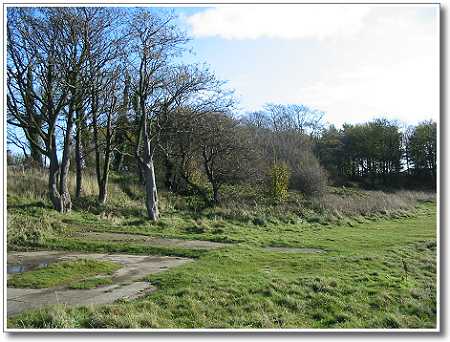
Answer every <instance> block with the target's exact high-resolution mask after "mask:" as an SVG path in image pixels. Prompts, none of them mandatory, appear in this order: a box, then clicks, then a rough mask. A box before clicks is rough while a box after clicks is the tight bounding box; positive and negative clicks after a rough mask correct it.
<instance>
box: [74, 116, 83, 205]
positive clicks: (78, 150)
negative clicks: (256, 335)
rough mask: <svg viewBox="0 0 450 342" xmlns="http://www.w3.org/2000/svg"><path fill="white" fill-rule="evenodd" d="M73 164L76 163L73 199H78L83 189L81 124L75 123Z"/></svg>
mask: <svg viewBox="0 0 450 342" xmlns="http://www.w3.org/2000/svg"><path fill="white" fill-rule="evenodd" d="M75 163H76V186H75V197H76V198H80V197H81V192H82V189H83V166H84V165H83V151H82V144H81V123H80V122H78V123H77V133H76V136H75Z"/></svg>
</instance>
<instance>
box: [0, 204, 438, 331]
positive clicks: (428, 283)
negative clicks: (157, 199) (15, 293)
mask: <svg viewBox="0 0 450 342" xmlns="http://www.w3.org/2000/svg"><path fill="white" fill-rule="evenodd" d="M55 215H57V214H55ZM73 215H79V214H78V213H76V214H73ZM71 217H72V216H71ZM73 218H74V217H72V219H73ZM173 219H174V220H175V219H180V220H181V218H180V217H174V218H173ZM75 221H76V220H75ZM87 221H88V220H87ZM213 221H214V220H208V221H205V222H203V223H204V224H205V225H207V226H208V227H209V230H208V229H207V230H206V231H205V232H203V233H195V234H193V235H194V236H192V234H188V233H186V230H185V229H183V228H182V226H183V225H182V224H180V225H179V226H177V225H174V227H173V228H168V229H160V227H158V226H147V225H143V226H141V227H139V226H135V228H132V229H130V230H133V231H135V232H139V233H144V232H146V233H147V234H152V235H163V234H168V235H170V236H178V237H186V236H189V237H190V238H192V237H200V238H202V237H203V238H204V239H209V238H210V237H211V236H212V235H214V234H213V233H212V231H213V230H214V229H215V228H214V226H213V224H214V222H213ZM360 221H361V223H355V222H353V223H352V225H353V226H350V225H348V224H341V225H334V224H330V223H327V224H316V223H295V224H294V223H291V224H289V223H286V224H280V223H268V224H267V225H266V226H258V225H251V224H247V225H245V224H241V225H239V224H236V223H233V224H232V223H229V222H221V225H223V227H222V228H221V229H222V230H223V231H226V235H227V236H228V237H229V238H231V239H234V240H239V241H241V242H240V243H238V244H235V245H230V247H228V248H226V249H222V250H217V251H210V252H207V253H203V254H202V255H199V258H198V260H197V261H196V262H195V263H190V264H187V265H183V266H181V267H178V268H176V269H173V270H170V271H168V272H164V273H161V274H159V275H154V276H151V277H150V280H151V281H152V282H153V283H155V284H156V285H158V286H159V287H160V290H159V291H157V292H155V293H153V294H152V295H150V296H148V297H147V298H145V299H141V300H138V301H133V302H130V303H119V304H114V305H106V306H101V307H96V308H92V307H87V308H86V307H85V308H62V307H53V308H50V309H47V310H43V311H35V312H29V313H24V314H21V315H19V316H16V317H14V318H11V319H10V320H9V322H8V325H9V326H10V327H14V326H15V327H119V328H122V327H162V328H166V327H167V328H169V327H185V328H193V327H195V328H201V327H206V328H227V327H234V328H238V327H239V328H244V327H249V328H262V327H264V328H272V327H276V328H278V327H283V328H287V327H290V328H310V327H312V328H315V327H321V328H325V327H326V328H339V327H353V328H397V327H409V328H415V327H422V328H430V327H434V326H435V324H436V286H435V279H436V242H435V239H436V216H435V205H434V204H426V205H422V207H421V210H419V211H418V212H417V214H416V215H415V216H414V217H404V218H398V219H391V220H383V219H378V220H375V221H373V222H372V221H370V220H367V219H364V220H361V219H360ZM72 224H73V222H72ZM97 226H98V227H97V228H98V230H106V229H107V228H106V227H107V225H106V224H104V225H102V224H99V225H97ZM73 227H75V228H74V229H81V228H80V227H78V228H76V225H74V226H73ZM177 227H178V228H177ZM216 228H217V227H216ZM68 229H69V231H70V229H71V228H68ZM116 229H119V230H120V228H118V227H114V226H112V228H111V230H116ZM158 232H159V233H158ZM186 234H188V235H186ZM69 235H70V234H69ZM216 235H217V234H216ZM58 239H59V240H58ZM64 239H68V238H67V237H59V238H57V239H56V240H57V241H63V240H64ZM87 244H89V243H87ZM271 244H272V245H273V244H275V245H290V246H300V247H318V248H323V249H325V250H327V253H326V254H320V255H306V254H286V253H275V252H267V251H264V250H263V249H262V248H261V246H264V245H271ZM130 248H131V246H130ZM405 265H406V269H407V272H405Z"/></svg>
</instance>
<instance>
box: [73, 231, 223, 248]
mask: <svg viewBox="0 0 450 342" xmlns="http://www.w3.org/2000/svg"><path fill="white" fill-rule="evenodd" d="M74 237H76V238H87V239H90V240H99V241H109V242H139V243H144V244H148V245H149V246H164V247H183V248H196V249H216V248H220V247H226V246H227V244H225V243H220V242H212V241H204V240H183V239H165V238H157V237H151V236H146V235H139V234H126V233H107V232H86V233H77V234H76V235H74Z"/></svg>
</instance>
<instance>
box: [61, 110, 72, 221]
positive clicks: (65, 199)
mask: <svg viewBox="0 0 450 342" xmlns="http://www.w3.org/2000/svg"><path fill="white" fill-rule="evenodd" d="M72 126H73V116H72V114H69V117H68V119H67V130H66V137H65V139H64V150H63V155H62V159H61V171H60V177H59V193H60V196H61V209H60V211H61V212H63V213H66V212H70V211H71V210H72V200H71V198H70V192H69V186H68V178H69V166H70V154H71V150H72V133H71V131H72Z"/></svg>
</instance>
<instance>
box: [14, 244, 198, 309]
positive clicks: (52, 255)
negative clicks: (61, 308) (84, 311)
mask: <svg viewBox="0 0 450 342" xmlns="http://www.w3.org/2000/svg"><path fill="white" fill-rule="evenodd" d="M76 259H96V260H102V261H113V262H117V263H120V264H122V265H123V267H122V268H120V269H119V270H117V271H116V272H114V273H113V275H112V281H113V284H112V285H106V286H100V287H97V288H94V289H85V290H72V289H68V288H67V287H63V286H59V287H53V288H48V289H25V288H23V289H22V288H8V289H7V299H8V303H7V313H8V316H10V315H15V314H17V313H20V312H22V311H25V310H29V309H35V308H39V307H43V306H46V305H52V304H67V305H88V304H106V303H112V302H114V301H116V300H118V299H121V298H122V299H123V298H125V299H133V298H137V297H139V296H142V295H144V294H146V293H149V292H151V291H154V290H155V287H154V286H152V285H151V284H150V283H149V282H146V281H142V279H143V278H144V277H145V276H147V275H149V274H153V273H158V272H162V271H164V270H166V269H168V268H171V267H175V266H179V265H182V264H184V263H186V262H190V261H192V259H188V258H180V257H165V256H163V257H161V256H140V255H127V254H99V253H90V254H87V253H70V252H57V251H37V252H18V253H11V254H9V255H8V273H9V274H8V277H10V276H11V274H13V273H17V272H20V271H28V270H33V269H36V268H39V267H46V266H47V265H48V264H49V263H52V262H57V261H67V260H76Z"/></svg>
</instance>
